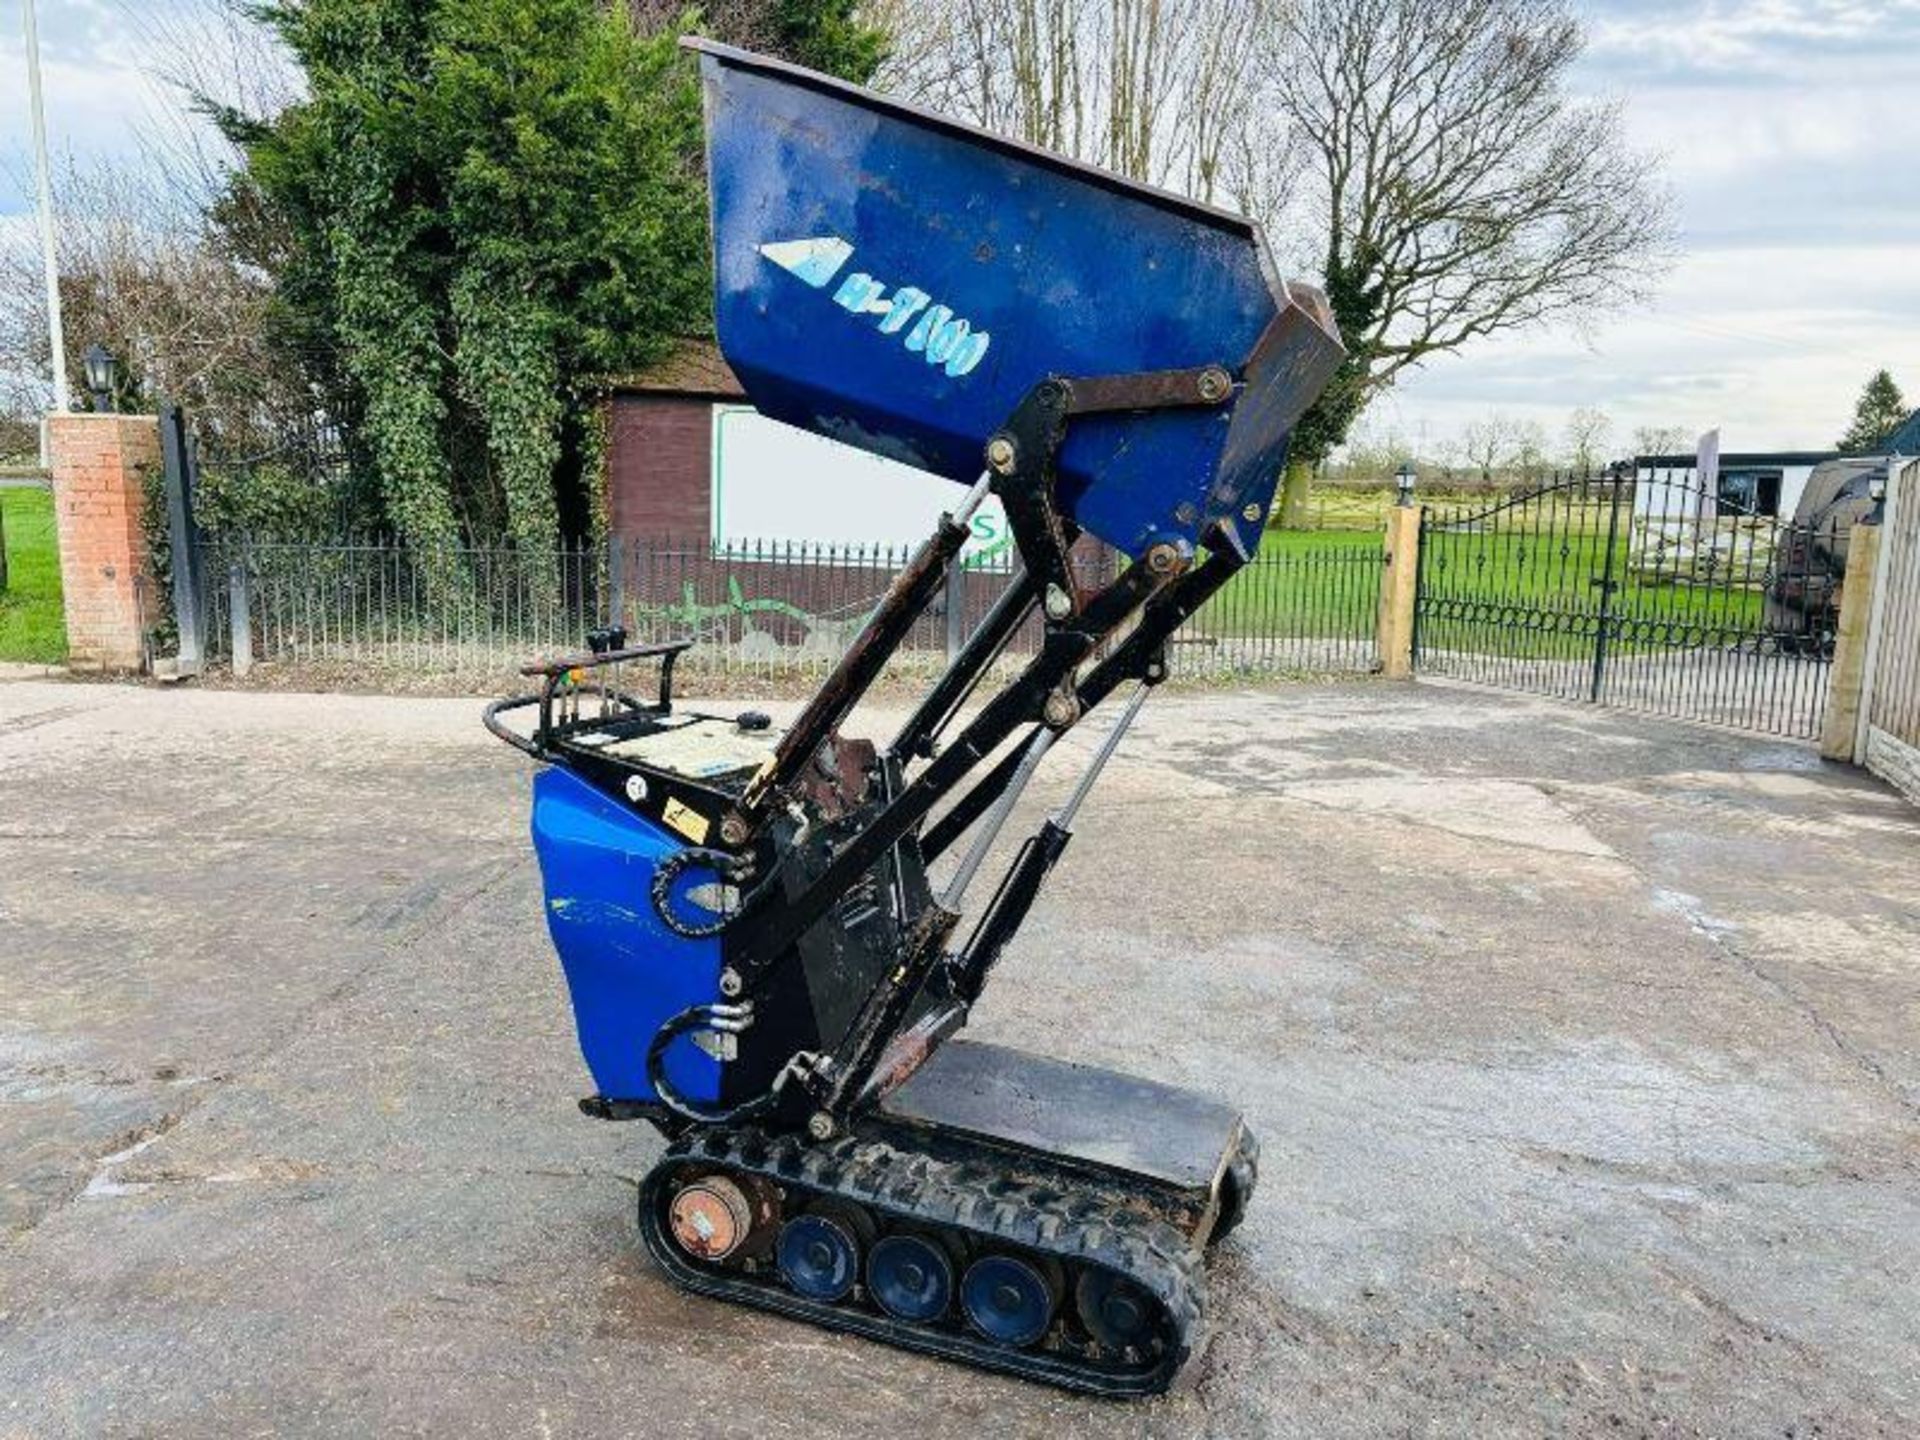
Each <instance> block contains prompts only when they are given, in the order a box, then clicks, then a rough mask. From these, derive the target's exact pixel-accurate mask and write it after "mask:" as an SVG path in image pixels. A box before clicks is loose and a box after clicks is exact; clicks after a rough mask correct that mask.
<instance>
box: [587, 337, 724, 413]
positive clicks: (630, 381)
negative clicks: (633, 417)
mask: <svg viewBox="0 0 1920 1440" xmlns="http://www.w3.org/2000/svg"><path fill="white" fill-rule="evenodd" d="M606 388H607V389H608V390H609V391H611V392H612V393H614V394H616V395H620V394H628V395H631V394H636V393H638V394H647V395H696V396H704V397H711V398H712V399H715V400H744V399H746V398H747V392H746V391H745V390H742V389H741V388H740V381H739V380H738V379H737V378H735V376H734V373H733V371H732V370H730V369H729V368H728V367H727V362H726V361H725V360H724V359H722V358H721V356H720V347H719V346H717V345H715V344H714V343H713V342H712V341H711V340H682V341H681V342H680V343H679V344H678V345H677V346H675V348H674V350H673V352H672V353H671V354H670V355H668V356H667V357H666V359H664V360H661V361H659V362H658V363H656V364H653V365H649V366H648V367H647V368H646V369H644V370H636V371H633V372H632V373H630V374H626V375H614V376H610V377H608V379H607V381H606Z"/></svg>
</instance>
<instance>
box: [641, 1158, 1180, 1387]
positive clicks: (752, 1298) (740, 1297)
mask: <svg viewBox="0 0 1920 1440" xmlns="http://www.w3.org/2000/svg"><path fill="white" fill-rule="evenodd" d="M690 1162H691V1163H692V1164H694V1165H695V1166H696V1167H697V1168H699V1169H701V1170H708V1169H714V1170H722V1171H733V1172H735V1173H739V1172H744V1173H747V1174H750V1175H757V1176H761V1177H764V1178H765V1179H767V1180H770V1181H772V1182H774V1183H775V1184H778V1185H780V1186H783V1187H797V1188H801V1189H805V1190H809V1191H811V1192H813V1194H814V1195H816V1196H827V1195H835V1196H843V1197H845V1198H846V1199H849V1200H852V1201H854V1202H856V1203H858V1204H860V1205H864V1206H866V1207H868V1209H870V1210H872V1211H873V1212H875V1213H876V1215H877V1216H878V1217H882V1218H885V1219H890V1220H893V1221H901V1222H909V1223H913V1224H917V1225H920V1226H923V1227H940V1228H947V1229H955V1230H959V1231H963V1232H965V1233H967V1234H968V1235H970V1236H973V1237H975V1238H976V1239H984V1240H987V1241H989V1242H999V1243H1002V1244H1005V1245H1008V1246H1013V1247H1018V1248H1020V1249H1024V1250H1029V1251H1037V1252H1040V1253H1042V1254H1046V1255H1052V1256H1055V1257H1057V1258H1058V1259H1059V1260H1060V1261H1062V1262H1063V1263H1068V1264H1081V1265H1085V1264H1095V1265H1101V1266H1105V1267H1107V1268H1108V1269H1111V1270H1114V1271H1117V1272H1119V1273H1120V1274H1122V1275H1125V1276H1126V1277H1127V1278H1128V1279H1129V1280H1131V1281H1133V1283H1135V1284H1136V1285H1139V1286H1140V1287H1141V1288H1142V1289H1144V1290H1145V1291H1147V1292H1148V1293H1149V1294H1151V1295H1153V1296H1154V1297H1155V1298H1156V1299H1158V1300H1159V1302H1160V1304H1161V1306H1162V1307H1163V1309H1164V1313H1165V1317H1166V1323H1167V1325H1168V1326H1169V1328H1170V1330H1171V1334H1172V1343H1170V1344H1169V1345H1168V1346H1167V1347H1166V1348H1165V1350H1163V1352H1162V1353H1161V1355H1160V1357H1159V1359H1158V1362H1157V1363H1155V1364H1153V1365H1151V1366H1141V1367H1139V1368H1137V1369H1125V1370H1122V1369H1117V1368H1116V1369H1103V1368H1099V1367H1097V1366H1096V1365H1095V1364H1092V1363H1089V1362H1088V1361H1087V1360H1085V1359H1084V1358H1082V1357H1079V1356H1075V1355H1073V1354H1070V1353H1067V1352H1059V1351H1048V1350H1045V1349H1042V1348H1038V1347H1035V1348H1032V1349H1025V1350H1020V1349H1014V1348H1011V1347H1009V1346H1005V1345H1000V1344H996V1343H995V1342H993V1341H991V1340H987V1339H985V1338H983V1337H981V1336H978V1335H976V1334H974V1333H972V1332H971V1331H968V1330H964V1329H961V1328H958V1327H952V1326H949V1328H944V1329H940V1328H933V1327H929V1326H921V1325H915V1324H911V1323H909V1322H904V1321H899V1320H895V1319H893V1318H892V1317H890V1316H888V1315H885V1314H883V1313H881V1312H879V1311H878V1310H877V1309H876V1310H864V1309H861V1308H859V1307H858V1306H856V1305H854V1304H850V1303H841V1304H827V1303H823V1302H820V1301H814V1300H808V1299H806V1298H805V1297H803V1296H800V1295H796V1294H794V1293H793V1292H792V1291H791V1290H789V1289H787V1288H786V1286H785V1284H784V1283H783V1282H782V1281H781V1280H780V1279H779V1277H778V1274H777V1272H776V1271H772V1270H771V1269H770V1270H769V1271H768V1272H767V1273H766V1274H765V1276H764V1278H763V1277H762V1276H757V1275H747V1274H743V1273H741V1272H740V1271H737V1270H726V1269H722V1268H720V1267H718V1266H708V1265H701V1264H697V1263H696V1262H694V1261H692V1260H690V1259H689V1258H688V1257H687V1256H686V1255H684V1254H683V1253H681V1251H680V1249H679V1247H678V1246H676V1245H675V1244H674V1243H673V1240H672V1237H671V1236H670V1235H668V1234H666V1233H665V1231H664V1228H663V1226H662V1225H661V1224H660V1218H661V1216H662V1214H663V1212H664V1210H665V1205H664V1203H663V1200H664V1195H663V1188H664V1187H665V1185H666V1184H667V1182H668V1181H669V1179H670V1178H671V1177H672V1176H673V1175H674V1174H675V1172H677V1171H679V1170H681V1169H683V1168H685V1167H687V1166H688V1164H689V1163H690ZM639 1208H640V1232H641V1234H642V1236H643V1237H644V1238H645V1240H646V1245H647V1249H648V1251H649V1252H651V1254H652V1255H653V1258H654V1259H655V1260H656V1261H657V1262H658V1263H659V1264H660V1266H661V1268H662V1269H664V1270H665V1271H666V1272H667V1274H668V1275H669V1276H670V1277H671V1278H672V1279H673V1281H674V1282H675V1283H676V1284H678V1285H679V1286H681V1287H682V1288H683V1289H686V1290H691V1291H694V1292H696V1293H699V1294H703V1295H713V1296H719V1297H721V1298H723V1299H727V1300H734V1301H738V1302H740V1303H742V1304H747V1305H756V1306H759V1307H760V1308H762V1309H766V1310H771V1311H774V1312H776V1313H777V1314H781V1315H787V1316H791V1317H793V1318H796V1319H801V1320H808V1321H811V1322H812V1323H814V1324H816V1325H821V1326H825V1327H826V1328H828V1329H833V1330H842V1331H847V1332H849V1333H852V1334H856V1335H862V1336H865V1337H867V1338H869V1339H873V1340H881V1341H885V1342H887V1343H888V1344H892V1345H899V1346H902V1347H904V1348H906V1349H909V1350H918V1351H921V1352H923V1353H926V1354H929V1355H938V1356H941V1357H943V1358H945V1359H949V1360H958V1361H961V1362H963V1363H965V1364H970V1365H976V1366H979V1367H981V1368H984V1369H988V1370H998V1371H1003V1372H1005V1373H1007V1374H1010V1375H1018V1376H1022V1377H1023V1378H1026V1379H1029V1380H1039V1381H1044V1382H1046V1383H1048V1384H1052V1385H1058V1386H1062V1387H1064V1388H1066V1389H1069V1390H1080V1391H1085V1392H1088V1393H1091V1394H1096V1395H1108V1396H1135V1395H1153V1394H1158V1393H1159V1392H1161V1391H1163V1390H1165V1389H1166V1388H1167V1387H1168V1385H1170V1384H1171V1383H1172V1381H1173V1378H1174V1376H1175V1375H1176V1374H1178V1373H1179V1371H1180V1368H1181V1366H1182V1365H1184V1364H1185V1363H1186V1362H1187V1361H1188V1359H1189V1358H1191V1357H1192V1356H1194V1355H1196V1354H1198V1353H1199V1351H1200V1350H1201V1348H1202V1347H1203V1345H1204V1343H1205V1329H1204V1321H1203V1317H1202V1308H1203V1305H1204V1301H1205V1277H1204V1275H1203V1274H1202V1272H1201V1268H1200V1256H1199V1254H1198V1250H1197V1247H1195V1246H1193V1245H1191V1244H1190V1243H1189V1242H1188V1240H1187V1238H1186V1236H1184V1235H1183V1234H1182V1233H1181V1232H1180V1231H1179V1230H1177V1229H1175V1228H1174V1227H1173V1226H1172V1225H1169V1224H1167V1223H1166V1222H1165V1221H1162V1220H1157V1219H1154V1218H1152V1217H1150V1216H1148V1215H1145V1214H1143V1213H1142V1212H1141V1211H1140V1210H1139V1209H1138V1208H1137V1205H1136V1206H1135V1207H1133V1208H1129V1206H1128V1205H1127V1204H1126V1203H1125V1201H1124V1199H1123V1197H1120V1196H1118V1195H1115V1194H1113V1193H1111V1192H1108V1191H1105V1190H1102V1189H1100V1188H1098V1187H1097V1186H1092V1185H1089V1184H1088V1183H1087V1182H1085V1181H1084V1180H1078V1179H1070V1178H1068V1177H1065V1176H1062V1175H1045V1174H1036V1175H1022V1176H1013V1175H1009V1174H1008V1173H1006V1171H1005V1170H1004V1169H997V1168H994V1167H991V1166H989V1165H987V1164H984V1163H971V1162H965V1161H959V1162H956V1161H952V1160H946V1159H940V1158H936V1157H934V1156H931V1155H927V1154H924V1153H922V1152H920V1151H917V1150H912V1149H908V1148H905V1147H904V1146H902V1145H901V1144H900V1143H899V1142H898V1141H896V1140H888V1139H878V1138H875V1137H872V1136H862V1135H860V1134H858V1133H856V1134H852V1135H847V1136H843V1137H841V1138H839V1139H837V1140H832V1141H828V1142H826V1143H825V1144H816V1143H813V1142H810V1141H806V1140H803V1139H801V1138H800V1137H798V1136H796V1135H791V1134H784V1135H779V1136H769V1135H767V1134H765V1133H764V1132H761V1131H759V1130H757V1129H754V1128H750V1127H743V1128H739V1129H728V1128H714V1129H709V1130H705V1131H701V1132H698V1133H696V1134H693V1135H689V1136H684V1137H682V1138H681V1139H680V1140H677V1141H675V1142H674V1143H673V1144H672V1145H671V1146H670V1147H668V1150H667V1153H666V1154H665V1155H664V1156H663V1157H662V1158H661V1160H660V1162H659V1163H658V1164H657V1165H655V1166H654V1167H653V1169H652V1170H651V1171H650V1172H648V1175H647V1177H646V1179H645V1180H644V1181H643V1182H642V1184H641V1187H640V1207H639ZM1061 1303H1062V1306H1063V1307H1067V1306H1071V1305H1072V1303H1073V1297H1072V1295H1071V1294H1068V1295H1066V1296H1064V1297H1063V1299H1062V1302H1061Z"/></svg>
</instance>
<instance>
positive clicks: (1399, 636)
mask: <svg viewBox="0 0 1920 1440" xmlns="http://www.w3.org/2000/svg"><path fill="white" fill-rule="evenodd" d="M1425 513H1426V511H1425V507H1424V506H1420V505H1396V506H1395V507H1394V508H1393V509H1391V510H1389V511H1388V512H1387V528H1386V533H1385V534H1384V535H1382V536H1381V539H1380V546H1381V550H1380V559H1381V566H1380V609H1379V615H1378V618H1377V620H1376V622H1375V645H1376V647H1377V648H1378V651H1379V660H1380V673H1381V674H1382V675H1384V676H1385V677H1386V678H1387V679H1389V680H1409V679H1412V678H1413V605H1414V597H1415V594H1416V590H1417V586H1416V583H1415V582H1416V581H1417V580H1418V578H1419V575H1420V517H1421V516H1422V515H1423V514H1425Z"/></svg>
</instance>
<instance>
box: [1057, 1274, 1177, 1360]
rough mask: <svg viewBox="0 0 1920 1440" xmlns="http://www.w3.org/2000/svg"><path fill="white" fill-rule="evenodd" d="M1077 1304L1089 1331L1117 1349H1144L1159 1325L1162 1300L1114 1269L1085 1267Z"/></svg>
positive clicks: (1076, 1290)
mask: <svg viewBox="0 0 1920 1440" xmlns="http://www.w3.org/2000/svg"><path fill="white" fill-rule="evenodd" d="M1073 1308H1074V1310H1075V1312H1076V1313H1077V1314H1078V1315H1079V1316H1080V1323H1081V1324H1082V1325H1084V1326H1086V1327H1087V1333H1088V1334H1089V1335H1091V1336H1092V1337H1093V1338H1094V1339H1095V1340H1097V1341H1099V1342H1100V1344H1102V1345H1104V1346H1106V1347H1107V1349H1109V1350H1113V1351H1116V1352H1121V1353H1124V1352H1126V1351H1129V1350H1144V1349H1145V1348H1146V1346H1147V1344H1148V1342H1150V1341H1151V1340H1152V1339H1153V1336H1154V1334H1155V1332H1156V1331H1157V1329H1158V1328H1159V1327H1158V1323H1157V1322H1158V1319H1159V1315H1160V1302H1159V1301H1158V1300H1155V1299H1154V1298H1153V1297H1152V1296H1151V1295H1149V1294H1148V1293H1147V1292H1146V1291H1144V1290H1142V1289H1141V1288H1140V1287H1139V1286H1138V1285H1135V1284H1134V1283H1133V1282H1132V1281H1131V1280H1128V1279H1126V1278H1125V1277H1124V1276H1120V1275H1116V1274H1114V1273H1113V1272H1112V1271H1111V1270H1098V1269H1088V1270H1082V1271H1081V1272H1080V1279H1079V1281H1078V1282H1077V1283H1076V1284H1075V1285H1074V1287H1073Z"/></svg>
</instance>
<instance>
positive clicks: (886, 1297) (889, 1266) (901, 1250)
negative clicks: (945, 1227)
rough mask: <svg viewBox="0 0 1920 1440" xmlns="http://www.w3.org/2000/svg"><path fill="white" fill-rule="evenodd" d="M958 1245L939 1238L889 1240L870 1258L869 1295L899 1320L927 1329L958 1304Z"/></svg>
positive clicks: (906, 1235) (895, 1237)
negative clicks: (926, 1325)
mask: <svg viewBox="0 0 1920 1440" xmlns="http://www.w3.org/2000/svg"><path fill="white" fill-rule="evenodd" d="M963 1258H964V1257H963V1255H962V1254H961V1253H960V1247H959V1244H958V1242H957V1241H956V1242H954V1243H953V1244H951V1245H949V1244H946V1243H943V1242H942V1239H941V1238H939V1237H936V1236H933V1235H927V1234H921V1233H918V1232H912V1231H909V1232H903V1233H901V1234H897V1235H889V1236H887V1238H886V1239H884V1240H882V1241H880V1242H879V1243H878V1244H876V1245H875V1246H874V1247H873V1251H872V1253H871V1254H870V1255H868V1257H867V1291H868V1293H869V1294H871V1295H872V1296H873V1301H874V1304H876V1305H878V1306H879V1307H880V1308H881V1309H882V1310H884V1311H886V1312H887V1314H889V1315H891V1316H893V1318H894V1319H896V1320H907V1321H911V1322H913V1323H915V1324H925V1323H926V1322H927V1321H929V1320H938V1319H939V1318H940V1317H941V1316H942V1315H944V1314H946V1313H947V1311H948V1309H949V1308H950V1307H951V1306H952V1304H953V1294H954V1290H955V1288H956V1287H957V1284H958V1281H959V1276H960V1262H961V1260H962V1259H963Z"/></svg>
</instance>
